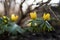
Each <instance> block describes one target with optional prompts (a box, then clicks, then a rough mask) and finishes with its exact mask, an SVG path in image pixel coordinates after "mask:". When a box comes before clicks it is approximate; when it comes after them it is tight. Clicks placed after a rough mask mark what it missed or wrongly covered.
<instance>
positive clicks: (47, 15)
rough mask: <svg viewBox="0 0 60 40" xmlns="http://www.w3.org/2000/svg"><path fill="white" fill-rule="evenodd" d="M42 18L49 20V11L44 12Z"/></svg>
mask: <svg viewBox="0 0 60 40" xmlns="http://www.w3.org/2000/svg"><path fill="white" fill-rule="evenodd" d="M43 19H44V20H45V21H46V20H50V14H49V13H47V14H46V13H44V15H43Z"/></svg>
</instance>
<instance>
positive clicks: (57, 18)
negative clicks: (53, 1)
mask: <svg viewBox="0 0 60 40" xmlns="http://www.w3.org/2000/svg"><path fill="white" fill-rule="evenodd" d="M48 8H49V9H50V11H51V12H52V13H53V15H54V16H55V18H56V19H57V20H59V18H58V17H57V15H56V14H55V13H54V11H53V10H52V9H51V8H50V7H48Z"/></svg>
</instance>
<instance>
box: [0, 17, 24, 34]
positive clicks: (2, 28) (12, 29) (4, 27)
mask: <svg viewBox="0 0 60 40" xmlns="http://www.w3.org/2000/svg"><path fill="white" fill-rule="evenodd" d="M4 32H8V33H12V34H17V32H19V33H23V32H24V30H23V29H22V28H21V27H20V26H18V25H17V24H16V23H15V22H12V21H10V19H9V18H8V17H6V18H5V19H4V18H2V17H1V18H0V34H2V33H4Z"/></svg>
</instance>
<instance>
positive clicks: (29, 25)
mask: <svg viewBox="0 0 60 40" xmlns="http://www.w3.org/2000/svg"><path fill="white" fill-rule="evenodd" d="M31 25H32V23H31V22H30V23H28V24H27V26H28V27H31ZM34 26H37V23H34Z"/></svg>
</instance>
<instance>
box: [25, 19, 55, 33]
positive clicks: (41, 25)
mask: <svg viewBox="0 0 60 40" xmlns="http://www.w3.org/2000/svg"><path fill="white" fill-rule="evenodd" d="M29 23H31V27H28V28H27V29H26V30H28V31H30V32H45V31H47V32H50V31H53V30H54V28H53V27H52V26H51V25H50V24H49V22H48V21H45V20H43V19H42V18H38V19H36V20H32V21H30V22H29ZM35 23H36V24H37V26H35Z"/></svg>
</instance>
